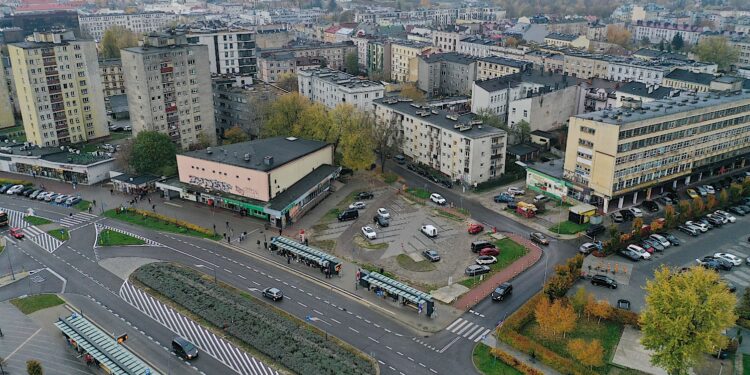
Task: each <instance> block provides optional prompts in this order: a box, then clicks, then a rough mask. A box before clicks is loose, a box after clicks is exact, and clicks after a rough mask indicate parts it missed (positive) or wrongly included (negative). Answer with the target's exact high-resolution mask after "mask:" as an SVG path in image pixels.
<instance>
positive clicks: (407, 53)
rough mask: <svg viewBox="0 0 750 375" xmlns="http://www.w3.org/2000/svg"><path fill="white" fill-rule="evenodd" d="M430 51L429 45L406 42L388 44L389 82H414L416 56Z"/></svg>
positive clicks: (417, 65)
mask: <svg viewBox="0 0 750 375" xmlns="http://www.w3.org/2000/svg"><path fill="white" fill-rule="evenodd" d="M429 50H430V45H429V44H427V43H421V42H412V41H408V40H399V41H392V42H391V43H390V56H391V64H390V68H391V80H392V81H396V82H416V81H417V79H418V78H419V77H418V72H417V70H418V69H419V64H418V61H417V56H418V55H421V54H422V53H424V52H427V51H429Z"/></svg>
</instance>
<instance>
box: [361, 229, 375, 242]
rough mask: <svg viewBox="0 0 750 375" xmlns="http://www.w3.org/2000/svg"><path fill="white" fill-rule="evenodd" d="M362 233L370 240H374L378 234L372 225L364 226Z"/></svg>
mask: <svg viewBox="0 0 750 375" xmlns="http://www.w3.org/2000/svg"><path fill="white" fill-rule="evenodd" d="M362 234H363V235H364V236H365V238H367V239H368V240H374V239H375V238H376V237H377V236H378V235H377V233H375V230H374V229H372V227H370V226H366V227H362Z"/></svg>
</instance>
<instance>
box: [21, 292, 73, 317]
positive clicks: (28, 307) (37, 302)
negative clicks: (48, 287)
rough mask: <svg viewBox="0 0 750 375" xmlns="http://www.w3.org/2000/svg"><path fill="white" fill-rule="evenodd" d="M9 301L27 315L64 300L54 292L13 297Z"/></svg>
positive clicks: (59, 303) (61, 302)
mask: <svg viewBox="0 0 750 375" xmlns="http://www.w3.org/2000/svg"><path fill="white" fill-rule="evenodd" d="M10 303H12V304H13V306H15V307H17V308H18V309H19V310H21V312H22V313H24V314H26V315H29V314H31V313H33V312H35V311H39V310H44V309H46V308H50V307H54V306H57V305H62V304H63V303H65V301H63V300H62V299H61V298H60V297H58V296H57V295H55V294H38V295H35V296H30V297H26V298H15V299H12V300H10Z"/></svg>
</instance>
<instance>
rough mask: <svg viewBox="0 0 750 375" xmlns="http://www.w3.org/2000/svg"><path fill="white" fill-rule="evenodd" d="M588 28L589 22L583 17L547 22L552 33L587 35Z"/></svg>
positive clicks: (548, 29)
mask: <svg viewBox="0 0 750 375" xmlns="http://www.w3.org/2000/svg"><path fill="white" fill-rule="evenodd" d="M588 28H589V21H588V20H587V19H585V18H583V17H580V18H569V19H566V18H560V19H552V20H550V21H549V22H547V31H549V32H550V33H559V34H572V35H586V31H587V30H588Z"/></svg>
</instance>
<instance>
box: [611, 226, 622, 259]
mask: <svg viewBox="0 0 750 375" xmlns="http://www.w3.org/2000/svg"><path fill="white" fill-rule="evenodd" d="M621 236H622V234H621V233H620V230H619V229H618V228H617V226H615V225H610V226H609V250H610V252H612V253H614V252H616V251H618V250H620V246H622V238H621Z"/></svg>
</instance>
